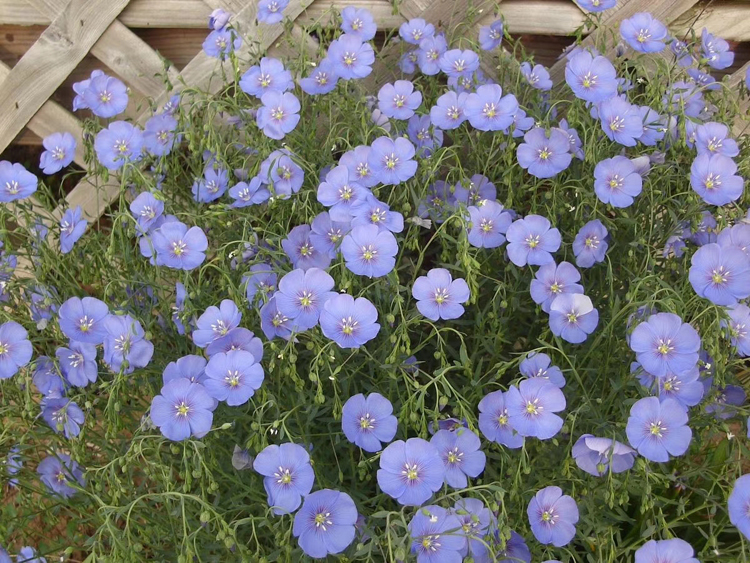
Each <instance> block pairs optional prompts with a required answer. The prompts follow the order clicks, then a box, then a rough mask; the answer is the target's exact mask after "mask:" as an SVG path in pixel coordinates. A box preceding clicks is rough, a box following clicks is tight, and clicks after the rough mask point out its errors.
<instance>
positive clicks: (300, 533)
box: [292, 489, 358, 559]
mask: <svg viewBox="0 0 750 563" xmlns="http://www.w3.org/2000/svg"><path fill="white" fill-rule="evenodd" d="M357 517H358V512H357V507H356V506H355V505H354V501H353V500H352V498H351V497H350V496H349V495H347V494H346V493H342V492H339V491H334V490H331V489H322V490H320V491H315V492H314V493H311V494H309V495H307V496H306V497H305V501H304V503H303V504H302V508H300V509H299V511H298V512H297V514H295V515H294V526H293V528H292V533H293V534H294V537H296V538H299V539H298V541H299V546H300V547H301V548H302V551H304V552H305V554H306V555H309V556H310V557H314V558H317V559H320V558H323V557H326V556H327V555H329V554H334V553H341V552H342V551H344V550H345V549H346V548H347V547H348V546H349V544H351V543H352V542H353V541H354V536H355V534H356V530H355V529H354V524H355V523H356V522H357Z"/></svg>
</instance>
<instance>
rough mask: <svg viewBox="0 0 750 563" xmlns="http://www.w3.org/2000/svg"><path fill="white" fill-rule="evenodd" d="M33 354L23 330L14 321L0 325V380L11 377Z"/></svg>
mask: <svg viewBox="0 0 750 563" xmlns="http://www.w3.org/2000/svg"><path fill="white" fill-rule="evenodd" d="M33 353H34V349H33V348H32V346H31V342H29V333H28V332H26V329H25V328H23V327H22V326H21V325H20V324H18V323H17V322H15V321H8V322H5V323H3V324H2V325H0V380H3V379H9V378H11V377H13V376H14V375H15V374H16V373H17V372H18V370H19V369H20V368H22V367H23V366H25V365H26V364H28V363H29V362H30V361H31V356H32V354H33Z"/></svg>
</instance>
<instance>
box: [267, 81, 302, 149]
mask: <svg viewBox="0 0 750 563" xmlns="http://www.w3.org/2000/svg"><path fill="white" fill-rule="evenodd" d="M260 101H261V103H262V104H263V105H262V106H261V107H260V108H258V113H257V116H256V122H257V124H258V127H260V128H261V129H262V130H263V134H264V135H265V136H266V137H268V138H270V139H276V140H279V139H283V138H284V136H285V135H286V134H287V133H291V132H292V131H294V128H295V127H297V123H299V110H300V103H299V100H298V99H297V96H295V95H294V94H292V93H291V92H277V91H274V90H271V91H269V92H266V93H265V94H263V96H262V97H261V99H260Z"/></svg>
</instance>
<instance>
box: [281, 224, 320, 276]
mask: <svg viewBox="0 0 750 563" xmlns="http://www.w3.org/2000/svg"><path fill="white" fill-rule="evenodd" d="M311 232H312V229H311V228H310V225H298V226H296V227H294V228H293V229H292V230H291V231H289V234H288V235H287V238H285V239H284V240H282V241H281V247H282V248H283V249H284V252H286V255H287V256H288V257H289V259H290V260H291V261H292V265H293V266H294V267H295V268H301V269H303V270H309V269H310V268H320V269H325V268H327V267H328V265H329V264H330V263H331V256H330V254H329V253H328V252H325V251H324V249H323V250H321V249H320V248H318V247H316V246H314V245H313V243H312V240H311V238H310V233H311Z"/></svg>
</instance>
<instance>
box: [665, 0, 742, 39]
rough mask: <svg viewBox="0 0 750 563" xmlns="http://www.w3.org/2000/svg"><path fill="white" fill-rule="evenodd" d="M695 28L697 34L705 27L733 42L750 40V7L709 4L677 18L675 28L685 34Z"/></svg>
mask: <svg viewBox="0 0 750 563" xmlns="http://www.w3.org/2000/svg"><path fill="white" fill-rule="evenodd" d="M691 27H692V28H693V29H695V30H696V32H698V33H700V31H701V30H702V29H703V28H704V27H705V28H708V30H709V31H710V32H711V33H713V34H714V35H718V36H719V37H723V38H724V39H730V40H733V41H748V40H750V5H749V4H747V3H745V4H717V5H713V4H709V5H708V6H696V7H694V8H693V9H691V10H688V11H687V12H686V13H684V14H683V15H681V16H680V17H679V18H677V19H676V20H675V22H674V28H675V29H676V30H678V31H679V32H680V33H685V32H686V31H687V30H688V29H690V28H691Z"/></svg>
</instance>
